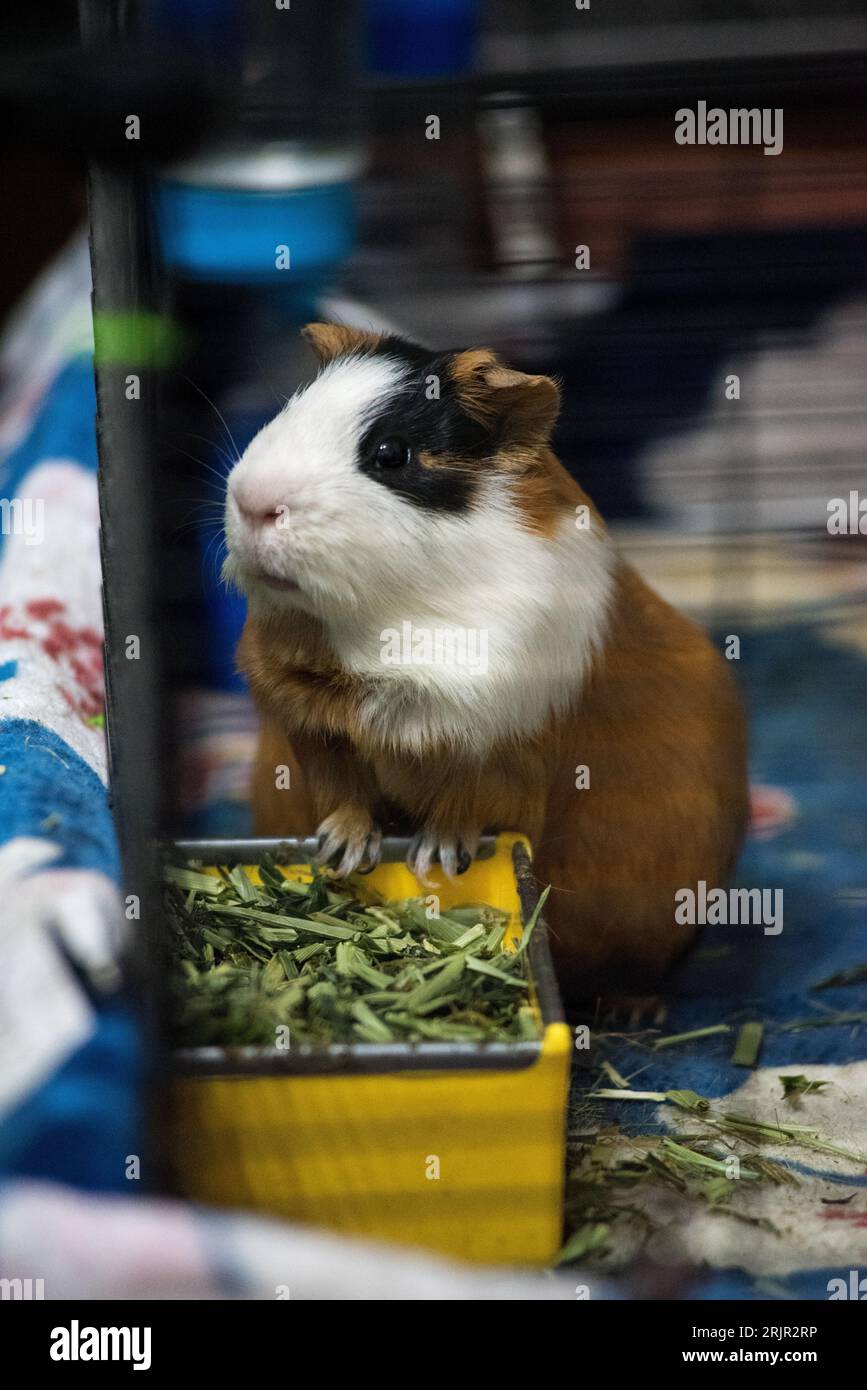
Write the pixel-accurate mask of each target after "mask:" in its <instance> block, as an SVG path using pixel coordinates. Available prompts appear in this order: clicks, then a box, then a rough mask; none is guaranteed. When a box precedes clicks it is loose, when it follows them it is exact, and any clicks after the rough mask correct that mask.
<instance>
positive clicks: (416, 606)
mask: <svg viewBox="0 0 867 1390" xmlns="http://www.w3.org/2000/svg"><path fill="white" fill-rule="evenodd" d="M612 560H613V557H612V554H611V551H610V548H609V546H608V545H607V543H606V542H605V540H604V539H603V538H602V537H596V536H588V535H584V536H583V537H581V539H580V542H579V543H578V544H576V539H575V536H574V533H573V534H569V532H567V531H564V535H563V537H562V538H555V539H553V540H540V539H539V538H536V537H533V536H528V535H526V533H525V534H524V535H522V536H520V537H519V539H518V542H517V543H516V544H515V545H514V546H512V547H509V548H506V549H505V550H504V549H503V548H502V547H500V548H499V551H498V555H497V559H496V563H495V564H492V565H491V567H490V571H489V573H488V574H486V575H485V577H484V580H483V582H480V580H479V577H478V575H476V576H475V577H474V578H473V582H471V583H467V582H465V581H467V579H468V576H467V574H466V573H465V574H463V575H456V576H454V577H453V580H452V583H451V587H450V590H449V589H446V588H444V589H443V591H442V592H441V594H440V595H439V596H438V600H439V601H438V602H437V604H436V607H433V606H432V605H431V604H430V603H424V604H423V603H419V602H415V603H412V602H411V600H412V599H413V598H414V597H415V596H414V595H412V594H408V595H400V594H398V595H395V596H394V598H393V600H392V601H391V602H389V603H387V604H382V605H378V606H377V610H378V611H376V612H375V613H366V614H364V615H363V616H362V615H360V614H356V615H353V616H351V617H350V616H345V617H344V618H342V619H336V618H335V617H334V616H333V615H332V617H331V620H330V621H329V623H328V629H329V640H330V643H331V645H332V647H333V650H334V652H335V654H336V656H337V657H338V659H339V660H340V662H341V665H342V666H343V667H344V668H345V669H346V670H348V671H351V672H352V673H353V674H354V675H356V676H358V677H360V678H361V681H362V699H361V718H362V720H363V722H364V723H365V725H366V729H367V732H368V734H369V735H370V736H371V737H373V738H374V739H376V740H377V741H380V742H382V743H383V745H385V746H387V747H390V748H393V749H400V750H401V751H404V752H412V753H420V752H423V751H424V749H425V748H430V747H431V745H437V744H443V743H446V744H449V745H452V746H455V747H459V748H462V749H464V750H465V751H467V752H472V753H475V754H479V755H483V754H484V753H485V752H487V751H488V750H489V749H490V748H491V747H492V745H493V744H495V743H497V742H498V741H500V740H502V739H504V738H510V737H518V738H520V737H529V736H532V735H533V734H534V733H536V732H537V731H538V730H539V729H540V728H541V727H542V725H543V724H544V723H545V721H546V720H547V719H548V717H549V716H550V714H551V713H552V712H556V711H558V710H561V709H563V708H565V707H566V706H567V705H568V704H569V703H570V702H571V701H573V700H574V699H575V696H576V694H577V692H578V691H580V688H581V686H582V685H583V682H584V679H585V677H586V675H587V672H588V670H589V666H590V662H591V660H592V658H593V655H594V653H595V651H596V650H597V649H598V648H599V646H600V645H601V643H602V641H603V638H604V630H605V626H606V621H607V614H608V607H609V600H610V594H611V586H612ZM462 581H464V582H462ZM444 615H445V616H444Z"/></svg>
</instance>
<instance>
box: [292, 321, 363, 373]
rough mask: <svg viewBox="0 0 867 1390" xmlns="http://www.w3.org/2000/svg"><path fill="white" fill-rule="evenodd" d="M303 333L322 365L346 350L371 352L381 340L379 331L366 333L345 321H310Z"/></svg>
mask: <svg viewBox="0 0 867 1390" xmlns="http://www.w3.org/2000/svg"><path fill="white" fill-rule="evenodd" d="M301 335H302V337H304V338H306V339H307V341H308V343H309V344H310V346H311V347H312V349H313V351H314V352H315V353H316V356H317V358H318V360H319V365H320V367H324V366H325V364H326V362H331V361H332V360H333V359H334V358H335V357H341V356H342V355H343V354H344V353H346V352H364V351H365V350H366V351H368V352H369V351H371V350H372V349H373V348H374V347H375V346H376V344H377V343H378V342H379V334H378V333H366V332H365V331H364V329H362V328H350V327H349V326H348V325H347V324H343V323H308V325H307V327H306V328H302V329H301Z"/></svg>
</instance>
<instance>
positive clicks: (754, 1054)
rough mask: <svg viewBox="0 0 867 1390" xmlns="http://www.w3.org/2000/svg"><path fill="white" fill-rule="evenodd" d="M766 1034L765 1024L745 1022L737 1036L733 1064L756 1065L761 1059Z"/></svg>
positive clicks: (735, 1065)
mask: <svg viewBox="0 0 867 1390" xmlns="http://www.w3.org/2000/svg"><path fill="white" fill-rule="evenodd" d="M764 1036H765V1029H764V1025H763V1024H761V1023H745V1024H744V1025H743V1027H742V1028H741V1030H740V1032H739V1033H738V1036H737V1041H736V1043H735V1050H734V1052H733V1053H732V1066H734V1067H754V1066H755V1065H756V1063H757V1062H758V1060H759V1053H760V1052H761V1050H762V1041H763V1039H764Z"/></svg>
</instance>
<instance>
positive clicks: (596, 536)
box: [224, 356, 614, 755]
mask: <svg viewBox="0 0 867 1390" xmlns="http://www.w3.org/2000/svg"><path fill="white" fill-rule="evenodd" d="M401 371H402V369H401V367H400V365H399V364H397V363H395V362H389V361H388V360H387V359H385V358H381V357H375V356H374V357H366V358H365V357H362V358H352V357H350V358H344V359H338V360H337V361H336V362H334V363H332V364H330V365H329V367H328V368H326V370H325V371H324V372H323V373H322V374H321V375H320V376H319V377H318V378H317V380H316V381H315V382H314V383H313V384H312V385H311V386H310V387H309V388H308V389H307V390H306V391H304V392H302V393H301V394H300V395H298V396H296V397H295V398H294V399H293V400H292V401H290V403H289V404H288V406H287V407H286V409H285V410H284V411H282V412H281V414H280V415H278V416H277V418H276V419H275V420H273V421H271V423H270V424H269V425H267V426H266V427H265V429H263V430H262V431H261V433H260V434H259V435H257V437H256V438H255V439H254V440H253V442H252V443H251V445H250V447H249V448H248V450H247V451H246V453H245V455H244V457H243V458H242V459H241V461H240V462H239V463H238V464H237V466H236V468H235V469H234V471H233V473H232V475H231V478H230V481H229V495H228V500H227V510H226V536H227V541H228V546H229V557H228V560H227V562H226V566H225V569H224V575H225V577H226V578H227V579H229V580H231V581H232V582H234V583H235V584H237V585H238V586H239V587H241V588H242V589H243V590H244V591H245V592H246V593H247V594H248V596H249V599H250V605H251V609H252V610H253V611H254V612H259V613H262V614H263V615H264V614H265V613H267V612H268V611H273V609H274V607H275V606H276V607H277V608H279V609H282V610H283V611H284V612H285V611H286V610H287V609H292V608H293V607H296V608H300V609H302V610H303V611H305V612H307V613H310V614H313V615H315V616H316V617H318V618H319V619H320V620H321V621H322V622H323V624H324V625H325V627H326V629H327V632H328V636H329V639H330V641H331V643H332V645H333V648H334V652H335V654H336V656H337V657H338V659H339V660H340V661H341V663H342V664H343V665H344V666H345V667H346V668H347V669H348V670H351V671H353V672H355V673H356V674H358V675H359V676H361V677H364V678H366V679H367V681H368V682H369V688H368V693H367V696H366V701H365V710H366V717H367V720H368V723H369V727H370V729H371V731H373V732H375V733H376V735H377V736H378V737H379V738H380V739H381V741H382V743H383V745H385V746H390V747H393V748H395V749H400V750H402V751H404V752H407V751H409V752H419V753H420V752H422V751H424V750H425V749H429V748H430V746H431V745H432V744H442V743H447V744H450V745H453V746H457V747H460V748H463V749H465V750H467V751H472V752H474V753H477V754H480V755H482V754H484V753H485V751H486V750H488V749H489V748H490V746H491V745H492V744H493V743H494V742H496V741H497V740H499V739H502V738H504V737H506V736H509V735H516V736H518V737H521V736H527V735H531V734H533V733H534V732H535V731H537V730H538V729H539V728H540V726H541V725H542V724H543V722H544V721H545V719H546V717H547V716H548V714H549V713H550V712H551V711H552V710H559V709H562V708H564V707H565V706H566V705H568V703H569V702H570V701H571V700H572V699H573V698H574V697H575V695H576V694H577V692H578V691H579V690H580V688H581V686H582V683H583V681H584V678H585V676H586V674H587V671H588V668H589V665H590V662H591V660H592V657H593V655H594V652H595V651H596V650H597V649H598V647H599V645H600V644H601V641H602V639H603V636H604V631H605V625H606V617H607V612H608V608H609V604H610V599H611V593H612V586H613V577H612V576H613V568H614V555H613V551H612V548H611V545H610V542H609V540H608V537H607V535H606V534H605V533H604V532H597V531H594V530H579V529H577V528H576V527H575V526H574V524H573V521H572V518H571V517H567V518H565V519H564V522H563V524H562V526H561V528H560V529H559V531H558V532H557V534H556V535H555V536H554V538H553V539H546V538H544V537H541V536H538V535H535V534H533V533H531V532H530V531H528V530H527V529H526V526H525V525H523V524H522V519H521V513H520V511H519V509H518V507H517V505H516V503H515V501H514V499H513V497H512V494H511V484H510V482H509V479H508V478H507V477H506V476H505V475H499V474H494V475H487V476H485V477H484V479H483V483H482V486H481V488H480V490H479V494H478V496H477V498H476V500H475V501H474V503H473V504H472V506H471V508H470V510H469V511H468V512H466V513H463V514H454V513H449V512H444V511H441V512H437V511H426V510H424V509H423V508H420V507H418V506H416V505H414V504H413V503H411V502H408V501H405V500H404V499H402V498H401V497H399V496H397V495H396V494H395V493H393V492H391V491H390V490H389V489H388V488H386V487H383V486H382V484H380V483H378V482H376V481H375V480H373V479H371V478H369V477H366V476H365V475H364V474H363V473H362V472H361V471H360V470H359V468H358V466H357V461H356V456H357V449H358V441H359V437H360V435H361V433H362V432H363V429H364V427H365V424H366V422H367V420H368V419H369V418H370V416H371V414H372V413H374V412H375V408H376V401H377V398H381V397H382V396H383V395H386V394H388V393H389V392H390V391H391V390H393V388H394V386H395V385H396V384H397V382H398V381H399V379H400V375H401ZM237 496H241V497H242V498H245V499H247V502H248V503H249V501H250V499H253V500H254V501H255V504H256V505H260V506H263V507H265V508H266V509H267V507H268V506H271V505H273V506H275V507H278V506H281V505H283V506H286V507H288V508H289V525H288V527H286V528H285V529H280V528H279V527H277V526H273V525H271V526H267V527H265V528H262V527H260V528H258V530H257V529H256V528H251V527H250V526H248V525H247V524H246V523H245V522H244V520H243V518H242V517H241V515H240V513H239V511H238V507H237V504H236V501H235V498H236V497H237ZM257 569H258V570H259V571H260V572H262V571H264V572H266V573H270V574H273V575H276V576H280V577H283V578H294V579H296V580H297V582H298V583H299V584H300V586H301V587H300V591H299V592H294V593H274V592H272V591H271V590H269V589H267V588H265V587H264V586H263V585H262V584H261V583H260V582H257V581H256V580H255V578H251V577H250V574H251V571H255V570H257ZM407 621H409V622H410V623H412V624H413V627H414V628H427V629H432V628H437V627H439V628H442V627H444V626H448V627H451V628H464V629H476V630H484V631H485V632H486V634H487V644H488V662H487V669H486V670H485V671H484V672H479V671H473V670H470V669H468V668H467V667H466V666H460V665H456V664H453V665H439V666H437V665H413V664H408V665H388V664H385V663H384V662H383V659H382V634H383V632H384V631H386V630H389V629H400V628H401V625H402V623H404V622H407Z"/></svg>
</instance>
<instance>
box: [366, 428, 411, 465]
mask: <svg viewBox="0 0 867 1390" xmlns="http://www.w3.org/2000/svg"><path fill="white" fill-rule="evenodd" d="M411 454H412V450H411V449H410V447H409V445H408V444H407V442H406V440H405V439H399V438H398V437H397V435H391V434H390V435H389V436H388V438H387V439H381V440H380V441H379V443H378V444H377V446H376V449H375V450H374V454H373V461H374V463H377V464H379V466H380V468H402V467H403V466H404V464H407V463H409V460H410V456H411Z"/></svg>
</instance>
